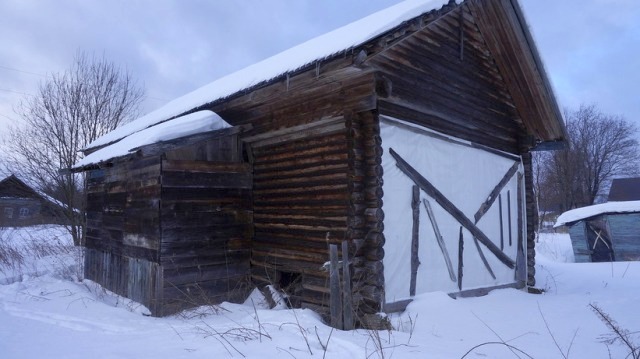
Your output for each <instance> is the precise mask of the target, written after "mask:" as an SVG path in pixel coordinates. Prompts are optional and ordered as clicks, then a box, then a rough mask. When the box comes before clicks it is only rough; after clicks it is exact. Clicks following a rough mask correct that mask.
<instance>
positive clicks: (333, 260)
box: [329, 244, 342, 329]
mask: <svg viewBox="0 0 640 359" xmlns="http://www.w3.org/2000/svg"><path fill="white" fill-rule="evenodd" d="M329 261H330V265H329V288H330V290H331V298H330V311H331V326H332V327H334V328H337V329H342V299H341V295H340V275H339V269H338V246H337V245H335V244H330V245H329Z"/></svg>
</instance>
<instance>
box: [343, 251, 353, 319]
mask: <svg viewBox="0 0 640 359" xmlns="http://www.w3.org/2000/svg"><path fill="white" fill-rule="evenodd" d="M342 281H343V283H344V284H343V286H342V305H343V310H342V312H343V313H342V314H343V329H344V330H351V329H353V327H354V320H353V301H352V298H351V270H350V269H349V243H348V242H347V241H342Z"/></svg>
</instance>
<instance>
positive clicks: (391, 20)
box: [87, 0, 447, 148]
mask: <svg viewBox="0 0 640 359" xmlns="http://www.w3.org/2000/svg"><path fill="white" fill-rule="evenodd" d="M446 3H447V1H445V0H408V1H404V2H401V3H399V4H397V5H395V6H392V7H389V8H387V9H385V10H382V11H379V12H377V13H374V14H372V15H370V16H367V17H365V18H363V19H361V20H359V21H356V22H353V23H351V24H348V25H346V26H343V27H341V28H339V29H337V30H334V31H331V32H329V33H327V34H324V35H321V36H318V37H316V38H314V39H312V40H309V41H307V42H305V43H302V44H300V45H298V46H295V47H293V48H291V49H289V50H286V51H284V52H281V53H279V54H277V55H275V56H272V57H270V58H267V59H265V60H263V61H261V62H258V63H256V64H254V65H251V66H248V67H246V68H244V69H242V70H239V71H237V72H234V73H232V74H230V75H227V76H224V77H222V78H220V79H218V80H216V81H214V82H212V83H210V84H208V85H205V86H203V87H201V88H199V89H197V90H195V91H193V92H190V93H188V94H186V95H184V96H182V97H179V98H177V99H175V100H173V101H171V102H169V103H167V104H166V105H164V106H162V107H161V108H159V109H157V110H155V111H153V112H151V113H149V114H147V115H145V116H142V117H140V118H139V119H137V120H135V121H133V122H130V123H128V124H126V125H123V126H121V127H119V128H117V129H115V130H114V131H111V132H110V133H108V134H106V135H104V136H102V137H100V138H98V139H97V140H95V141H93V142H92V143H91V144H89V146H88V147H87V148H93V147H98V146H102V145H106V144H109V143H111V142H114V141H117V140H119V139H121V138H123V137H126V136H129V135H130V134H132V133H135V132H138V131H141V130H143V129H145V128H147V127H150V126H153V125H155V124H157V123H158V122H161V121H164V120H167V119H169V118H171V117H175V116H178V115H180V114H182V113H185V112H186V111H189V110H191V109H193V108H196V107H198V106H201V105H204V104H207V103H210V102H213V101H215V100H218V99H221V98H225V97H228V96H230V95H233V94H234V93H236V92H238V91H241V90H244V89H247V88H249V87H251V86H254V85H257V84H260V83H262V82H265V81H269V80H271V79H273V78H276V77H278V76H280V75H283V74H285V73H287V72H289V71H295V70H297V69H299V68H302V67H304V66H305V65H308V64H311V63H313V62H315V61H318V60H322V59H325V58H327V57H330V56H331V55H334V54H337V53H340V52H343V51H347V50H349V49H351V48H353V47H356V46H358V45H361V44H363V43H365V42H367V41H368V40H371V39H373V38H375V37H376V36H378V35H381V34H382V33H384V32H386V31H388V30H391V29H392V28H394V27H396V26H398V25H400V24H401V23H402V22H404V21H407V20H410V19H412V18H414V17H416V16H418V15H420V14H423V13H426V12H428V11H431V10H434V9H436V8H438V7H441V6H442V5H444V4H446Z"/></svg>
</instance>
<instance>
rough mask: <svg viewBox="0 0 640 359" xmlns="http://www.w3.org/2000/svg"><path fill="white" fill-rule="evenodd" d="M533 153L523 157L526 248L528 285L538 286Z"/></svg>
mask: <svg viewBox="0 0 640 359" xmlns="http://www.w3.org/2000/svg"><path fill="white" fill-rule="evenodd" d="M531 158H532V156H531V153H530V152H528V153H525V154H523V155H522V165H523V166H524V186H525V187H524V188H525V189H526V191H525V193H526V194H525V218H526V223H527V231H526V233H527V234H526V248H527V285H528V286H530V287H533V286H535V285H536V230H537V228H536V224H537V223H538V205H537V204H536V199H535V196H534V193H533V165H532V160H531Z"/></svg>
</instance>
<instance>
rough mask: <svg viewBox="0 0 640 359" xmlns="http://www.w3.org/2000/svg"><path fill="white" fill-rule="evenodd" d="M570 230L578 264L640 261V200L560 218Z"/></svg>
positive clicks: (585, 209) (590, 208) (581, 210)
mask: <svg viewBox="0 0 640 359" xmlns="http://www.w3.org/2000/svg"><path fill="white" fill-rule="evenodd" d="M561 226H567V227H569V234H570V236H571V243H572V245H573V253H574V255H575V260H576V262H614V261H638V260H640V201H623V202H607V203H601V204H596V205H593V206H587V207H582V208H576V209H573V210H570V211H567V212H564V213H563V214H561V215H560V217H558V220H557V222H556V225H555V227H556V228H557V227H561Z"/></svg>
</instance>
